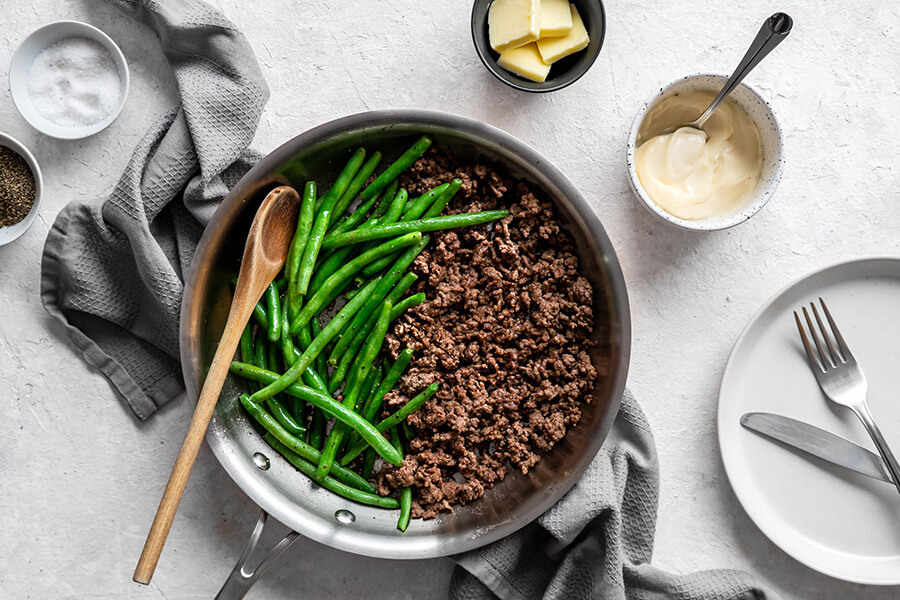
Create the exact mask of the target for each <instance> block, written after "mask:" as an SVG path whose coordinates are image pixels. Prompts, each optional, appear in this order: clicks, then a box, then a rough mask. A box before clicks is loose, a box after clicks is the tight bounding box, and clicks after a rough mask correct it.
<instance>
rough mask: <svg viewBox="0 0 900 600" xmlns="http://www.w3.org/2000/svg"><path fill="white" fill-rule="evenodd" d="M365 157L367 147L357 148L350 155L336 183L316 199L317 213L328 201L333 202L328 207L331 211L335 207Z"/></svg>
mask: <svg viewBox="0 0 900 600" xmlns="http://www.w3.org/2000/svg"><path fill="white" fill-rule="evenodd" d="M365 158H366V150H365V148H357V149H356V152H354V153H353V155H352V156H351V157H350V160H348V161H347V164H346V165H344V168H343V169H342V170H341V173H340V175H338V177H337V179H336V180H335V181H334V185H333V186H331V189H330V190H328V193H327V194H325V195H324V196H322V197H321V198H319V199H318V200H317V201H316V214H318V213H319V212H321V209H322V207H323V206H325V204H326V203H330V204H331V206H329V207H328V210H329V211H330V210H331V209H332V208H334V205H335V204H336V203H337V201H338V200H340V198H341V196H342V195H343V193H344V192H345V191H346V190H347V187H348V186H349V185H350V182H351V181H353V176H354V175H356V172H357V171H359V167H360V166H361V165H362V164H363V160H365Z"/></svg>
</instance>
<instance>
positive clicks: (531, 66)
mask: <svg viewBox="0 0 900 600" xmlns="http://www.w3.org/2000/svg"><path fill="white" fill-rule="evenodd" d="M497 64H498V65H500V66H501V67H503V68H504V69H506V70H507V71H511V72H513V73H515V74H516V75H520V76H522V77H524V78H525V79H530V80H531V81H537V82H538V83H540V82H542V81H544V80H545V79H547V73H549V72H550V65H548V64H545V63H544V61H542V60H541V53H540V52H538V49H537V44H535V43H534V42H531V43H530V44H525V45H524V46H519V47H518V48H510V49H509V50H504V51H503V52H501V53H500V59H499V60H498V61H497Z"/></svg>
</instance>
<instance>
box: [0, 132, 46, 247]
mask: <svg viewBox="0 0 900 600" xmlns="http://www.w3.org/2000/svg"><path fill="white" fill-rule="evenodd" d="M43 189H44V180H43V177H41V169H40V167H39V166H38V163H37V161H36V160H35V158H34V155H33V154H32V153H31V152H29V150H28V148H26V147H25V145H24V144H22V143H21V142H20V141H19V140H17V139H16V138H14V137H12V136H10V135H6V134H5V133H0V246H3V245H5V244H8V243H10V242H12V241H14V240H16V239H18V238H19V236H21V235H22V234H23V233H25V232H26V231H28V228H29V227H31V224H32V223H34V220H35V219H36V218H37V214H38V210H39V209H40V204H41V196H42V193H41V192H42V191H43Z"/></svg>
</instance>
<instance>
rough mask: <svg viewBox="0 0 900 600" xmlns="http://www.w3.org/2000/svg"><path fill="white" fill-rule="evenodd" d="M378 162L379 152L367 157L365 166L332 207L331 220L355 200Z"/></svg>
mask: <svg viewBox="0 0 900 600" xmlns="http://www.w3.org/2000/svg"><path fill="white" fill-rule="evenodd" d="M379 162H381V152H376V153H375V154H373V155H372V156H370V157H369V160H367V161H366V162H365V164H363V166H362V167H361V168H360V169H359V171H358V172H357V173H356V175H355V176H354V177H353V180H352V181H351V182H350V185H349V186H347V189H346V190H344V193H343V194H341V197H340V199H339V200H338V201H337V203H336V204H335V205H334V210H333V211H332V212H331V218H332V220H334V219H336V218H338V217H340V216H341V215H343V214H344V211H345V210H347V207H349V206H350V203H351V202H353V199H354V198H356V194H358V193H359V190H361V189H362V188H363V186H364V185H366V180H367V179H368V178H369V175H371V174H372V173H373V172H374V171H375V168H376V167H378V163H379ZM373 198H374V196H373Z"/></svg>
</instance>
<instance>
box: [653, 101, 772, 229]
mask: <svg viewBox="0 0 900 600" xmlns="http://www.w3.org/2000/svg"><path fill="white" fill-rule="evenodd" d="M714 97H715V94H713V93H712V92H706V91H699V90H692V91H687V92H681V93H678V94H674V95H672V96H670V97H668V98H665V99H663V100H662V101H660V102H659V103H658V104H657V105H656V106H654V107H653V108H651V109H650V110H649V111H648V112H647V116H646V117H645V118H644V120H643V122H642V123H641V127H640V129H639V131H638V136H637V143H638V144H639V146H638V148H637V151H636V152H635V169H636V171H637V175H638V179H640V182H641V186H642V187H643V188H644V191H646V192H647V195H648V196H650V199H651V200H653V202H655V203H656V204H658V205H659V206H660V207H661V208H662V209H663V210H665V211H666V212H668V213H670V214H672V215H674V216H676V217H679V218H681V219H689V220H700V219H707V218H709V217H715V216H719V215H724V214H728V213H730V212H733V211H735V210H737V209H739V208H741V206H742V205H743V204H744V202H745V201H746V200H747V199H748V198H749V197H750V196H751V195H752V194H753V190H754V188H756V184H757V183H758V182H759V177H760V173H761V172H762V141H761V139H760V134H759V127H757V125H756V123H754V122H753V119H751V118H750V115H748V114H747V112H746V111H744V109H742V108H741V107H740V106H738V105H737V103H736V102H734V100H731V99H727V100H726V101H725V102H723V103H722V104H721V105H720V106H719V108H718V109H717V110H716V112H715V113H713V114H712V116H711V117H710V118H709V120H708V121H706V123H704V125H703V129H702V130H700V129H694V128H693V127H681V128H679V129H676V130H675V131H674V132H673V133H671V134H667V135H659V134H660V132H663V131H665V130H666V128H667V127H670V126H671V125H672V124H673V123H683V122H686V121H688V120H690V119H691V117H695V116H696V115H697V114H699V113H700V111H702V110H703V109H705V108H706V107H707V106H708V105H709V103H710V102H711V101H712V100H713V98H714Z"/></svg>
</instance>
